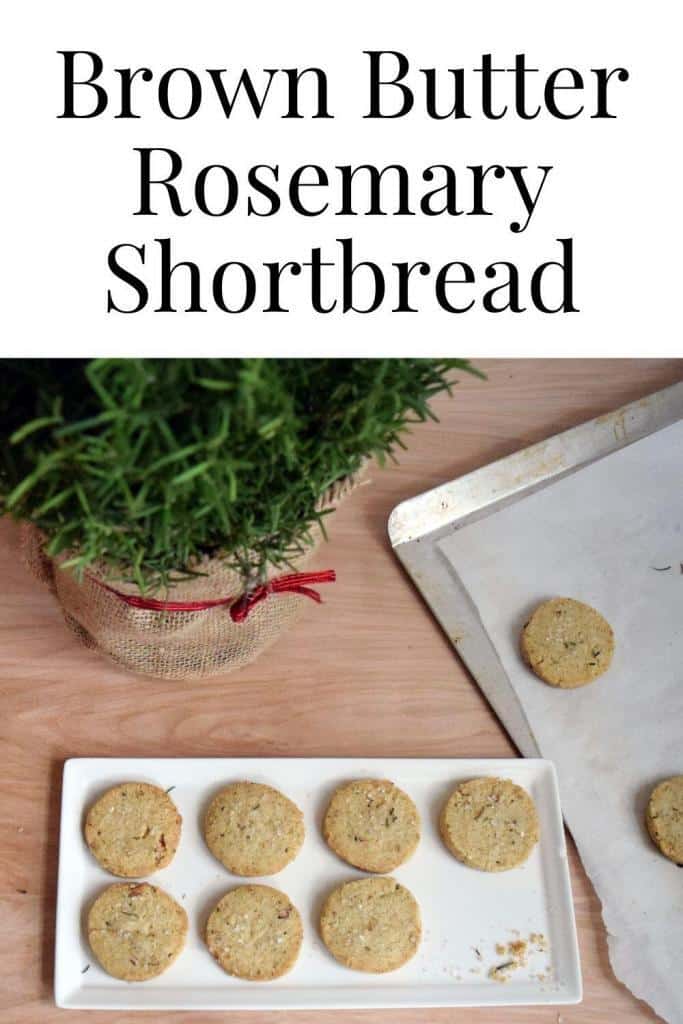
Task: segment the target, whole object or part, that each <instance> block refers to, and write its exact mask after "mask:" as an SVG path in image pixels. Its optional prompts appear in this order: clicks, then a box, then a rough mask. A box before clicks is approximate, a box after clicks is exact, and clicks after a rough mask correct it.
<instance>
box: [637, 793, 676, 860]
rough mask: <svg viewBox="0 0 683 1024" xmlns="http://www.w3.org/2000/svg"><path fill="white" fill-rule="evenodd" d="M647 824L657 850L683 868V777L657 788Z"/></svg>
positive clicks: (647, 816)
mask: <svg viewBox="0 0 683 1024" xmlns="http://www.w3.org/2000/svg"><path fill="white" fill-rule="evenodd" d="M645 823H646V825H647V830H648V832H649V833H650V837H651V838H652V842H653V843H654V844H655V846H656V847H657V848H658V849H659V850H660V851H661V852H662V853H663V854H664V856H665V857H668V858H669V860H672V861H673V862H674V864H680V865H681V866H683V775H674V776H673V777H672V778H670V779H665V780H664V782H660V783H659V785H658V786H655V788H654V789H653V790H652V794H651V795H650V799H649V801H648V805H647V811H646V812H645Z"/></svg>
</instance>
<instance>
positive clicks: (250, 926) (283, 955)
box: [206, 885, 303, 981]
mask: <svg viewBox="0 0 683 1024" xmlns="http://www.w3.org/2000/svg"><path fill="white" fill-rule="evenodd" d="M302 939H303V926H302V924H301V916H300V914H299V911H298V910H297V909H296V907H295V906H294V905H293V904H292V903H291V902H290V900H289V897H288V896H285V894H284V893H283V892H280V891H279V890H278V889H272V888H271V887H270V886H269V885H241V886H239V888H237V889H232V890H231V891H230V892H228V893H226V894H225V896H224V897H223V898H222V900H220V902H219V903H218V904H217V905H216V907H215V908H214V910H213V911H212V913H211V916H210V917H209V920H208V921H207V924H206V944H207V946H208V947H209V952H210V953H211V955H212V956H213V957H215V959H216V960H217V961H218V963H219V964H220V965H221V967H222V968H223V970H224V971H227V973H228V974H232V975H234V976H235V977H236V978H245V979H246V980H247V981H271V980H272V979H273V978H280V977H281V976H282V975H283V974H286V973H287V971H289V970H290V969H291V968H292V967H293V966H294V964H295V963H296V960H297V957H298V956H299V950H300V949H301V942H302Z"/></svg>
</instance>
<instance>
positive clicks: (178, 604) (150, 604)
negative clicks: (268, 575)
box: [90, 569, 337, 622]
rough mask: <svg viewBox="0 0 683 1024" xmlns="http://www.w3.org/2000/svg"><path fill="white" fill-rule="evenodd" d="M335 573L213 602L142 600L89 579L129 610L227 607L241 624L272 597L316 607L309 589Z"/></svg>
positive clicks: (283, 581) (304, 576)
mask: <svg viewBox="0 0 683 1024" xmlns="http://www.w3.org/2000/svg"><path fill="white" fill-rule="evenodd" d="M336 578H337V574H336V572H335V571H334V569H324V570H323V571H322V572H295V573H292V574H291V575H290V576H280V577H279V578H278V579H274V580H270V581H269V582H268V583H262V584H261V585H260V586H258V587H256V588H255V589H254V590H250V591H248V592H245V593H244V594H242V596H241V597H238V598H237V599H235V598H234V597H220V598H216V599H214V600H212V601H159V600H157V598H155V597H141V596H140V595H139V594H123V593H122V592H121V591H120V590H116V589H115V588H114V587H110V586H109V584H108V583H104V582H103V581H102V580H98V579H96V578H95V577H94V576H91V577H90V579H91V580H92V581H93V582H94V583H97V585H98V586H100V587H104V589H105V590H108V591H109V593H110V594H115V595H116V596H117V597H118V598H120V600H121V601H123V602H124V603H125V604H127V605H129V606H130V607H131V608H142V609H143V610H145V611H152V612H204V611H206V610H207V609H208V608H220V607H221V606H222V605H223V606H224V605H229V606H230V618H231V619H232V621H233V622H244V620H245V619H246V618H247V616H248V615H249V613H250V612H251V610H252V608H255V607H256V605H257V604H260V603H261V601H265V599H266V598H267V597H269V596H270V595H271V594H301V595H302V596H303V597H310V598H311V600H312V601H315V602H317V604H321V603H322V597H321V596H320V594H319V593H318V591H317V590H312V589H311V586H310V584H312V583H316V584H317V583H334V581H335V580H336Z"/></svg>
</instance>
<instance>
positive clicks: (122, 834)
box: [85, 782, 182, 878]
mask: <svg viewBox="0 0 683 1024" xmlns="http://www.w3.org/2000/svg"><path fill="white" fill-rule="evenodd" d="M181 827H182V818H181V817H180V814H179V813H178V808H177V807H176V805H175V804H174V803H173V801H172V800H171V798H170V796H169V795H168V794H167V793H165V792H164V790H163V789H159V787H158V786H151V785H150V784H149V783H148V782H124V783H122V784H121V785H120V786H114V788H113V789H110V790H108V791H107V792H106V793H105V794H104V796H101V797H100V799H99V800H98V801H97V802H96V803H94V804H93V806H92V807H91V808H90V810H89V811H88V815H87V818H86V820H85V841H86V842H87V844H88V846H89V847H90V849H91V851H92V853H93V854H94V855H95V857H97V859H98V861H99V862H100V864H101V865H102V867H103V868H106V870H107V871H110V872H111V873H112V874H113V875H119V876H120V877H121V878H142V877H144V876H145V875H151V874H152V872H154V871H158V870H159V868H164V867H166V865H167V864H170V863H171V861H172V860H173V857H174V856H175V852H176V850H177V848H178V843H179V842H180V831H181Z"/></svg>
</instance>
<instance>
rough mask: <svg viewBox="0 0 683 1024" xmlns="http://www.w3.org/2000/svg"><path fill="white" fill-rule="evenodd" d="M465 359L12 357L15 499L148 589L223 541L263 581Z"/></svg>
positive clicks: (4, 419) (223, 548) (0, 417)
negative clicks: (324, 501) (324, 504)
mask: <svg viewBox="0 0 683 1024" xmlns="http://www.w3.org/2000/svg"><path fill="white" fill-rule="evenodd" d="M454 370H462V371H467V372H477V371H475V370H474V369H473V367H472V366H471V365H470V364H469V362H468V361H466V360H442V361H437V360H431V359H381V360H370V359H351V360H328V359H300V360H297V359H270V360H258V359H169V360H163V359H95V360H91V361H86V360H54V359H42V360H7V359H6V360H0V510H2V511H4V512H8V513H9V514H11V515H12V516H14V517H15V518H18V519H24V520H29V521H30V522H32V523H35V524H36V525H37V526H39V527H40V529H41V530H43V531H44V533H45V534H46V535H47V538H48V547H47V551H48V554H50V555H53V556H54V555H57V554H60V553H63V552H68V555H67V557H66V561H65V563H64V564H65V565H68V566H71V567H72V568H73V569H74V570H75V571H76V573H77V574H79V575H80V574H82V573H83V571H84V570H85V569H86V568H87V567H88V566H90V565H94V564H97V565H98V566H99V567H100V568H101V567H104V568H105V570H106V572H107V574H108V575H109V576H110V578H113V579H127V580H132V581H134V582H135V583H137V585H138V586H139V587H140V589H141V590H142V591H143V592H145V593H150V592H153V591H156V590H158V589H159V588H168V587H170V586H172V585H173V582H174V581H177V580H178V579H181V578H184V577H186V576H187V575H192V574H193V573H196V572H200V571H201V559H202V557H203V556H216V555H218V554H221V555H222V556H224V557H225V558H226V559H228V560H229V562H230V563H231V565H233V566H234V567H236V568H237V569H238V570H239V571H240V572H241V573H242V575H243V576H244V578H245V580H246V581H247V582H252V581H254V580H257V579H259V578H261V577H262V576H263V573H264V571H265V567H266V565H267V563H271V564H274V565H276V566H281V567H285V566H287V565H288V564H289V563H290V560H291V559H292V557H293V556H295V555H297V554H299V553H300V552H302V551H303V550H304V549H305V548H306V546H307V545H308V544H309V543H310V541H311V528H312V526H313V525H314V524H316V523H320V524H321V526H322V525H323V524H322V519H323V516H324V515H325V513H324V512H322V511H320V510H319V509H318V507H317V503H318V502H319V500H320V498H321V497H322V495H323V494H324V493H325V491H326V490H327V488H328V487H329V486H330V485H331V484H333V483H335V481H338V480H340V479H342V478H343V477H345V476H347V475H348V474H351V473H354V472H355V471H356V470H358V469H359V467H360V465H361V463H362V461H363V459H364V458H365V457H367V456H375V457H376V458H377V459H378V460H379V461H380V463H382V462H383V461H384V460H385V458H386V457H387V456H391V455H392V453H393V452H394V451H395V449H396V447H403V441H402V436H403V434H404V433H405V432H406V431H407V430H408V429H409V428H410V426H411V424H413V423H416V422H419V421H421V420H425V419H426V418H427V417H428V416H432V413H431V412H430V409H429V401H430V399H431V398H432V397H433V396H434V395H436V394H437V393H439V392H441V391H444V390H447V391H450V389H451V384H452V371H454Z"/></svg>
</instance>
